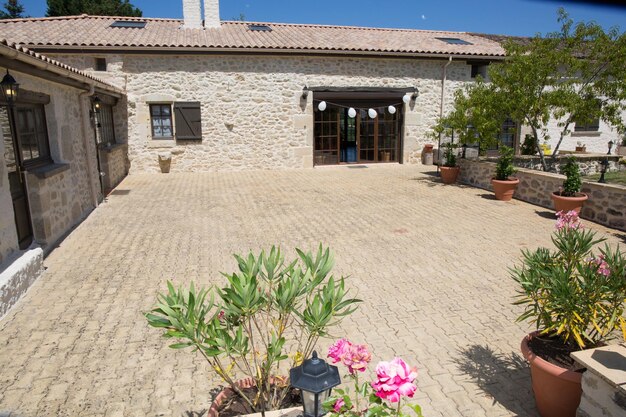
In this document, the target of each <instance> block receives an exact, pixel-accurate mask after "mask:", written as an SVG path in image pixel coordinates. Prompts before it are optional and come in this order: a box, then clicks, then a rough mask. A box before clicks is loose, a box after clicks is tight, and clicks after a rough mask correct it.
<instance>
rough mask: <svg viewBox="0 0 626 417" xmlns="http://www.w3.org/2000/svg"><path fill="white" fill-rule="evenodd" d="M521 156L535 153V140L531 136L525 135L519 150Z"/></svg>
mask: <svg viewBox="0 0 626 417" xmlns="http://www.w3.org/2000/svg"><path fill="white" fill-rule="evenodd" d="M520 153H521V154H522V155H535V154H536V153H537V139H535V137H534V136H533V135H529V134H526V135H525V136H524V142H523V143H522V146H521V148H520Z"/></svg>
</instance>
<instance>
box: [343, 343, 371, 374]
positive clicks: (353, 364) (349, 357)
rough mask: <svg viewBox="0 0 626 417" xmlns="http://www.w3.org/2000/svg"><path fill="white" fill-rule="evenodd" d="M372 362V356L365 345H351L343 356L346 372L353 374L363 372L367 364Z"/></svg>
mask: <svg viewBox="0 0 626 417" xmlns="http://www.w3.org/2000/svg"><path fill="white" fill-rule="evenodd" d="M371 360H372V354H371V353H370V352H369V351H368V350H367V346H366V345H352V346H350V348H349V349H347V350H346V353H345V355H344V356H343V364H344V365H346V366H347V367H348V372H350V373H351V374H353V375H354V374H355V373H356V372H357V371H358V372H365V369H366V368H367V364H368V363H369V362H370V361H371Z"/></svg>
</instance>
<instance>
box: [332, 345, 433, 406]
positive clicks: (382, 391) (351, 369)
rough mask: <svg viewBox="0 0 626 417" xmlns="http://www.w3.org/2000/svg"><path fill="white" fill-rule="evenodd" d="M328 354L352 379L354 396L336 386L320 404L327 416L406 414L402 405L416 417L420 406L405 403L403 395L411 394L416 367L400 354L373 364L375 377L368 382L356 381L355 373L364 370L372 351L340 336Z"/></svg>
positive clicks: (413, 388)
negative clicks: (397, 356)
mask: <svg viewBox="0 0 626 417" xmlns="http://www.w3.org/2000/svg"><path fill="white" fill-rule="evenodd" d="M328 357H329V358H331V359H332V360H333V362H334V363H338V362H341V363H342V364H343V365H345V366H346V368H347V371H348V374H347V377H348V378H349V379H351V380H352V382H353V386H354V396H351V395H350V393H349V392H348V391H347V390H343V389H337V390H335V391H334V393H335V395H333V396H331V397H330V398H329V399H328V400H326V401H324V403H323V407H324V409H325V410H326V411H329V412H330V414H329V417H360V416H367V417H383V416H384V417H388V416H398V417H409V414H407V413H404V410H403V407H404V406H406V407H408V408H410V409H411V410H413V412H414V413H415V414H416V415H417V417H422V409H421V408H420V406H419V405H417V404H405V403H403V402H402V399H403V398H405V397H406V398H413V395H414V394H415V391H416V390H417V386H416V385H415V383H414V382H415V379H416V378H417V370H415V369H412V368H409V366H408V365H407V364H406V362H404V360H402V359H401V358H393V359H392V360H391V361H389V362H379V363H378V365H376V379H375V380H374V381H372V382H370V383H368V382H363V383H360V382H359V373H363V372H365V371H366V370H367V365H368V363H369V362H370V359H371V357H372V355H371V354H370V352H369V351H368V349H367V346H366V345H356V344H353V343H352V342H350V341H349V340H346V339H340V340H338V341H337V342H335V344H333V345H332V346H331V347H330V348H329V349H328Z"/></svg>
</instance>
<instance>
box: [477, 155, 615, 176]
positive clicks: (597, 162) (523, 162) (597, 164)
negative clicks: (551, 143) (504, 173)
mask: <svg viewBox="0 0 626 417" xmlns="http://www.w3.org/2000/svg"><path fill="white" fill-rule="evenodd" d="M569 156H570V155H568V154H561V155H558V156H557V157H556V161H555V160H554V159H552V157H551V156H547V157H546V163H547V165H548V169H549V170H550V172H556V173H560V172H561V169H562V168H563V165H564V164H565V163H566V162H567V158H568V157H569ZM574 156H575V157H576V161H577V162H578V167H579V168H580V173H581V175H593V174H599V173H600V172H601V171H602V161H604V160H605V159H607V160H608V162H609V164H608V165H607V171H618V170H619V159H620V157H619V156H617V155H610V156H608V155H599V154H593V155H585V154H575V155H574ZM487 160H488V161H491V162H496V161H497V158H495V157H494V158H487ZM513 165H515V166H516V167H518V168H528V169H532V170H536V171H542V170H543V168H542V165H541V159H540V158H539V156H527V155H518V156H516V157H515V158H514V159H513Z"/></svg>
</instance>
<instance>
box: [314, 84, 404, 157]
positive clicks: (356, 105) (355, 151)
mask: <svg viewBox="0 0 626 417" xmlns="http://www.w3.org/2000/svg"><path fill="white" fill-rule="evenodd" d="M321 101H324V102H325V104H326V106H325V108H324V110H320V107H319V103H320V102H321ZM322 107H324V106H322ZM402 109H403V103H402V95H398V94H395V95H394V96H392V97H389V96H381V95H380V94H378V95H376V96H375V95H372V94H364V93H360V94H359V93H353V94H349V95H346V94H345V93H343V94H342V95H338V94H337V93H327V94H316V98H315V100H314V122H315V123H314V124H315V127H314V133H313V134H314V149H313V158H314V161H313V163H314V165H338V164H358V163H384V162H395V163H398V162H401V160H400V155H401V152H400V150H401V149H402V129H401V128H402ZM372 110H373V111H374V112H375V114H374V113H373V112H371V111H372ZM372 116H374V117H372Z"/></svg>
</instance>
